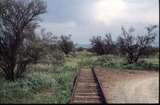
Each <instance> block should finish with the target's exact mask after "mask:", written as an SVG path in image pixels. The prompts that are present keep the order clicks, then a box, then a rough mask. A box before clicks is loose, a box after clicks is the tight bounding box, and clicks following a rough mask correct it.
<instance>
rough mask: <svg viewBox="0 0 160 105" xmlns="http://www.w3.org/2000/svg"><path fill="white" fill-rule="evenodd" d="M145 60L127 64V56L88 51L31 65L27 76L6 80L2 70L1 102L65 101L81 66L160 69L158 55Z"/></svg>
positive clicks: (0, 80)
mask: <svg viewBox="0 0 160 105" xmlns="http://www.w3.org/2000/svg"><path fill="white" fill-rule="evenodd" d="M140 60H143V61H144V62H141V63H137V64H127V63H126V60H125V58H123V57H119V56H113V55H103V56H96V55H95V54H93V53H89V52H86V51H83V52H76V56H75V55H74V56H69V57H65V63H64V64H63V65H60V66H56V67H55V66H48V65H43V64H40V65H31V66H29V67H28V72H27V73H26V75H25V77H24V78H22V79H18V80H17V81H15V82H9V81H6V80H5V79H4V78H3V76H2V73H0V84H1V85H0V103H1V104H2V103H62V104H66V103H68V101H69V98H70V95H71V88H72V83H73V79H74V77H75V75H76V73H77V72H78V70H79V69H80V68H91V67H93V66H101V67H104V68H117V69H141V70H143V69H149V70H159V55H155V56H151V57H149V58H144V59H140Z"/></svg>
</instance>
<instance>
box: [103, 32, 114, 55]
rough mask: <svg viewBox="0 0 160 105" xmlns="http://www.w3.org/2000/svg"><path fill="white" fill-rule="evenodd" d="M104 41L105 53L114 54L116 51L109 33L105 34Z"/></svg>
mask: <svg viewBox="0 0 160 105" xmlns="http://www.w3.org/2000/svg"><path fill="white" fill-rule="evenodd" d="M104 43H105V54H115V53H116V45H115V42H114V41H113V39H112V36H111V34H110V33H108V34H106V36H105V39H104Z"/></svg>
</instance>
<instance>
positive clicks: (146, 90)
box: [96, 69, 159, 103]
mask: <svg viewBox="0 0 160 105" xmlns="http://www.w3.org/2000/svg"><path fill="white" fill-rule="evenodd" d="M96 73H97V74H98V78H99V80H100V83H101V85H102V87H103V91H104V93H105V96H106V98H107V102H108V103H158V102H159V73H158V72H153V71H152V72H151V71H138V70H108V69H107V70H96Z"/></svg>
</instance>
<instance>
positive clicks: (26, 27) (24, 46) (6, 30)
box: [0, 0, 46, 81]
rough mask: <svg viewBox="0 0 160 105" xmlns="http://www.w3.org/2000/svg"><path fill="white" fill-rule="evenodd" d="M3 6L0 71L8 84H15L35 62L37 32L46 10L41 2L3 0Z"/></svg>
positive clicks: (32, 0)
mask: <svg viewBox="0 0 160 105" xmlns="http://www.w3.org/2000/svg"><path fill="white" fill-rule="evenodd" d="M0 4H1V7H0V68H1V70H3V72H4V75H5V78H6V79H7V80H11V81H14V79H15V78H18V77H20V76H21V74H22V73H23V72H24V71H25V68H26V66H27V65H28V64H29V63H30V62H32V61H33V60H34V59H33V58H34V56H35V55H36V51H35V49H34V47H33V46H32V41H33V40H34V35H35V34H34V30H35V28H36V27H37V23H38V20H39V15H41V14H44V13H45V12H46V6H45V4H44V2H43V1H40V0H30V1H27V0H25V1H20V0H9V1H6V0H3V1H2V2H0Z"/></svg>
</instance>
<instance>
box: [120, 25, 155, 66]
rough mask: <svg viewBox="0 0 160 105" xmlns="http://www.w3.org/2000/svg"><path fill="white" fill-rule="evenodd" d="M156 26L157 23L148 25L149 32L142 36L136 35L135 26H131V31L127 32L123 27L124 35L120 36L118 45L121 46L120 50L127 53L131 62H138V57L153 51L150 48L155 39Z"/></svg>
mask: <svg viewBox="0 0 160 105" xmlns="http://www.w3.org/2000/svg"><path fill="white" fill-rule="evenodd" d="M156 27H157V26H156V25H153V26H150V27H147V28H146V29H147V33H146V34H145V35H141V36H134V35H133V32H134V29H133V28H131V29H130V30H129V32H127V31H126V30H125V29H124V28H123V27H122V35H123V36H119V38H118V40H117V43H118V44H117V45H118V46H119V48H120V52H121V53H122V54H125V55H126V58H127V61H128V63H129V64H132V63H137V62H138V59H139V58H140V57H141V56H143V55H145V54H146V52H148V53H151V52H150V51H149V50H148V48H149V47H150V46H151V44H152V43H153V42H154V40H155V36H156V33H154V32H153V31H154V29H155V28H156ZM147 50H148V51H147Z"/></svg>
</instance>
